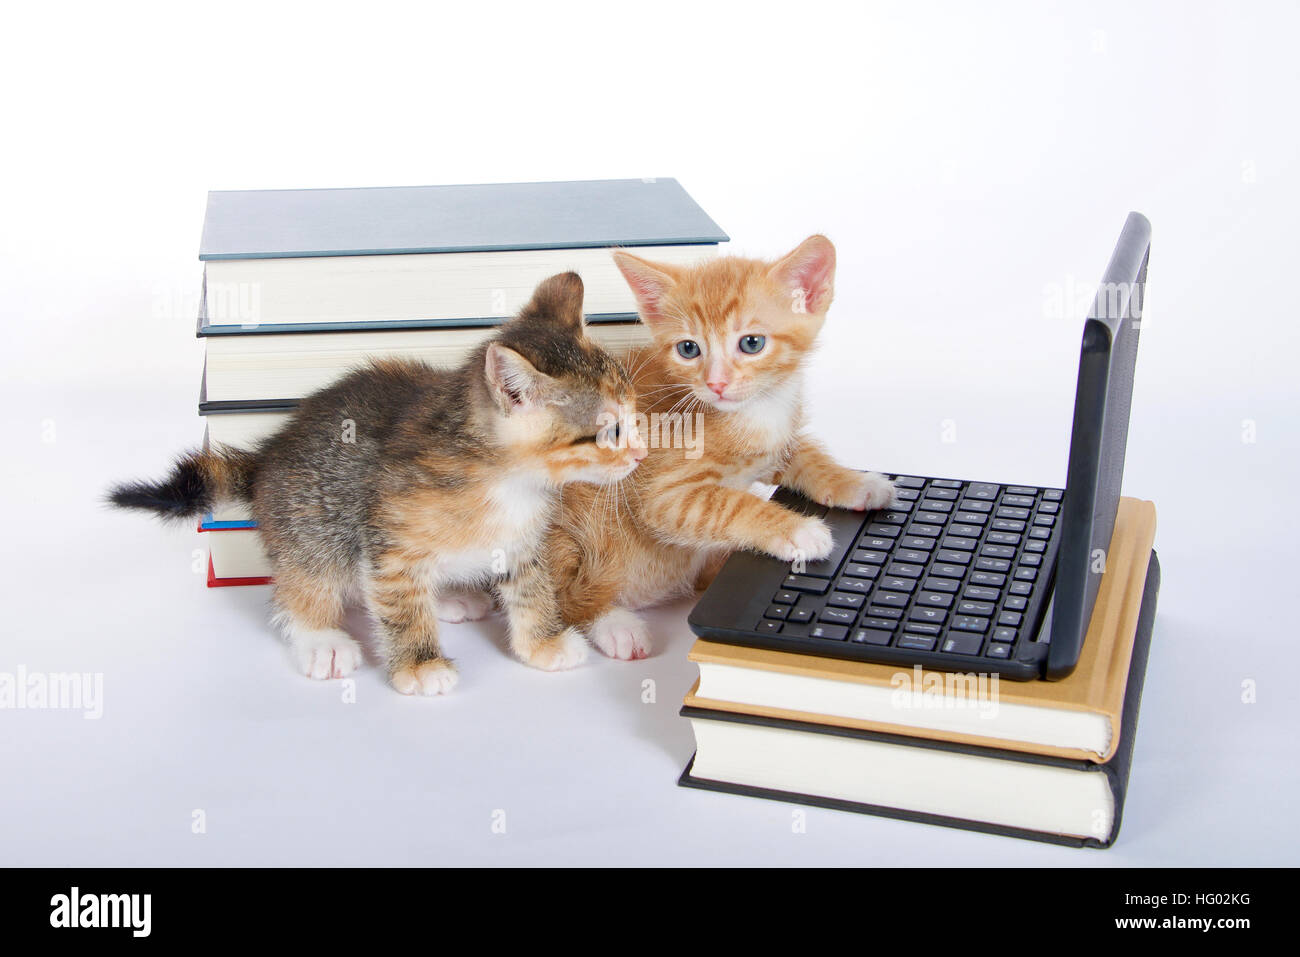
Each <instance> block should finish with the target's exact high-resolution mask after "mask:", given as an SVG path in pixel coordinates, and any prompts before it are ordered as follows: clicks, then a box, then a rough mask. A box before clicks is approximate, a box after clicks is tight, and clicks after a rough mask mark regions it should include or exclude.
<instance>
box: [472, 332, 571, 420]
mask: <svg viewBox="0 0 1300 957" xmlns="http://www.w3.org/2000/svg"><path fill="white" fill-rule="evenodd" d="M484 372H485V374H486V376H487V384H488V388H489V389H490V390H491V391H492V397H493V398H494V399H495V400H496V403H497V405H498V406H499V407H500V408H501V410H502V411H503V412H510V411H513V410H514V409H519V408H523V407H526V406H533V405H538V404H540V403H541V402H542V401H543V396H544V394H545V393H546V391H547V386H548V385H550V384H551V383H552V382H553V381H554V380H552V379H551V377H550V376H548V375H546V373H544V372H539V371H538V370H537V368H536V367H535V366H534V365H533V364H532V363H531V362H529V361H528V360H527V359H525V358H524V357H523V356H521V355H520V354H519V353H517V352H515V350H514V349H510V348H507V347H506V346H503V345H501V344H499V343H496V342H492V343H489V344H488V347H487V361H486V363H485V369H484Z"/></svg>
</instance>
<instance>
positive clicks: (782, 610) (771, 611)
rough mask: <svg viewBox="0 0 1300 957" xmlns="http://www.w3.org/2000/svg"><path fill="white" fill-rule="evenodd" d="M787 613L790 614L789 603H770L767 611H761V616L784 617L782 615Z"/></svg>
mask: <svg viewBox="0 0 1300 957" xmlns="http://www.w3.org/2000/svg"><path fill="white" fill-rule="evenodd" d="M788 614H790V606H789V605H772V606H771V607H769V608H768V609H767V611H765V612H763V617H764V618H784V617H785V616H786V615H788Z"/></svg>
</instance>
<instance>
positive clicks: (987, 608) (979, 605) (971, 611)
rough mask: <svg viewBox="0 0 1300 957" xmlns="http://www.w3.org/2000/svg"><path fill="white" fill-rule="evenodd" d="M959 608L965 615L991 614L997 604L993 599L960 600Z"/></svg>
mask: <svg viewBox="0 0 1300 957" xmlns="http://www.w3.org/2000/svg"><path fill="white" fill-rule="evenodd" d="M957 610H958V611H959V612H961V613H962V614H963V615H991V614H993V612H994V610H995V606H994V604H993V603H992V602H991V601H959V602H958V603H957Z"/></svg>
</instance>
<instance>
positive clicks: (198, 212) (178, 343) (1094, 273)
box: [0, 0, 1300, 865]
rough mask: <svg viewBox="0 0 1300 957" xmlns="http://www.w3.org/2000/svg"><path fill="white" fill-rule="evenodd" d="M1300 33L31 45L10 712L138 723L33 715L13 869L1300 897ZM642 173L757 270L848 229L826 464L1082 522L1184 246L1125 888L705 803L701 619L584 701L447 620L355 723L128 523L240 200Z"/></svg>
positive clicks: (19, 156) (854, 26)
mask: <svg viewBox="0 0 1300 957" xmlns="http://www.w3.org/2000/svg"><path fill="white" fill-rule="evenodd" d="M1297 28H1300V17H1298V16H1297V13H1296V8H1295V6H1294V5H1292V4H1267V3H1255V4H1249V5H1244V4H1228V3H1223V4H1193V3H1177V4H1174V3H1169V4H1155V3H1105V4H1044V3H1016V4H1011V3H1001V4H952V5H940V4H933V3H925V4H904V3H893V4H862V3H844V4H824V3H816V2H808V0H804V2H800V3H796V4H789V3H783V4H763V3H753V2H750V3H738V4H716V3H704V2H693V3H686V4H677V3H666V2H664V3H653V4H607V3H600V4H591V5H577V4H565V3H547V4H531V5H527V6H520V7H505V6H493V5H486V4H470V3H466V4H456V5H442V4H432V3H421V4H412V5H410V6H404V5H390V4H385V3H380V2H369V3H366V4H363V5H360V6H358V5H353V4H346V5H345V4H337V5H336V4H328V3H320V4H294V5H287V4H286V5H277V4H268V3H264V2H262V3H237V2H226V3H221V4H215V5H214V4H203V5H198V4H193V5H190V4H170V3H169V4H159V5H156V6H143V5H133V4H112V5H102V4H101V5H93V6H92V5H87V6H85V7H84V8H76V7H59V8H57V9H55V8H52V7H50V6H49V5H40V4H24V5H22V6H20V7H17V8H15V9H12V10H10V11H8V12H7V13H6V27H5V30H4V35H3V37H2V38H0V81H2V83H3V88H4V89H5V91H6V93H5V96H4V102H3V104H2V105H0V114H2V115H3V126H2V128H3V131H4V133H3V137H4V140H3V148H2V149H0V171H2V173H3V175H2V176H0V243H2V246H0V296H2V300H0V308H2V309H3V326H0V337H2V340H0V372H2V374H3V381H2V383H0V421H2V425H3V433H0V434H3V436H4V443H3V450H4V451H3V454H4V469H3V475H2V476H0V483H3V484H2V485H0V492H2V493H3V498H4V502H5V507H6V510H7V516H8V521H7V522H6V528H5V531H6V537H7V540H8V543H7V544H6V546H5V548H4V552H3V557H2V558H0V582H2V583H3V584H2V585H0V588H3V599H4V601H3V616H2V617H0V671H10V672H12V671H13V670H14V669H16V667H17V666H18V665H20V664H21V665H25V666H26V667H27V668H29V669H32V670H44V671H77V672H102V673H103V675H104V682H105V691H104V694H105V702H104V709H105V710H104V716H103V718H102V719H101V720H99V721H88V720H84V719H83V718H82V717H81V716H80V715H79V714H77V713H69V712H60V711H43V712H38V711H0V776H2V780H3V787H0V860H3V861H5V862H6V863H14V864H47V865H54V864H344V863H373V864H447V863H454V862H472V863H527V864H542V863H560V864H569V863H580V862H600V863H615V864H706V863H756V864H785V863H801V864H812V863H827V864H849V863H852V864H877V863H892V864H918V863H964V864H974V863H1036V864H1049V865H1051V864H1087V865H1128V864H1137V863H1142V864H1189V863H1264V862H1268V863H1289V864H1294V863H1297V845H1298V843H1300V830H1298V828H1297V824H1296V817H1295V815H1294V813H1293V807H1294V804H1295V801H1296V790H1297V777H1296V775H1297V772H1296V762H1295V757H1296V751H1295V733H1296V730H1297V729H1296V720H1295V709H1294V703H1295V684H1296V683H1295V679H1294V676H1293V675H1291V674H1290V672H1291V670H1292V669H1293V668H1294V661H1295V653H1294V641H1295V638H1296V631H1297V629H1296V619H1295V614H1296V613H1295V602H1294V594H1295V581H1296V574H1297V562H1296V555H1297V551H1296V549H1297V542H1298V541H1300V537H1298V536H1297V531H1298V530H1297V523H1296V519H1295V508H1296V503H1295V485H1294V480H1293V474H1294V472H1295V468H1296V465H1297V451H1296V441H1295V440H1296V426H1295V424H1294V416H1295V414H1296V405H1297V404H1296V392H1297V388H1296V384H1295V375H1294V368H1293V366H1294V362H1295V358H1296V352H1297V331H1296V328H1297V327H1296V322H1297V315H1296V307H1295V298H1294V294H1293V276H1294V275H1295V264H1296V253H1297V248H1296V247H1297V243H1296V240H1295V217H1296V211H1297V208H1298V205H1297V199H1298V198H1300V197H1298V196H1297V140H1298V134H1297V125H1296V123H1295V103H1296V98H1297V93H1298V92H1300V90H1298V89H1297V86H1298V84H1297V67H1296V62H1297V61H1296V58H1295V51H1294V49H1293V44H1294V39H1295V37H1296V35H1297ZM639 176H674V177H676V178H678V179H679V180H680V181H681V182H682V183H683V184H684V185H685V187H686V188H687V190H688V191H689V192H690V193H691V194H692V195H693V196H694V197H695V199H696V200H697V201H698V202H699V203H700V204H701V205H702V206H703V207H704V208H705V209H706V210H707V211H708V212H709V213H710V214H711V215H712V216H713V217H714V218H715V219H716V220H717V222H718V223H719V224H721V225H722V227H723V228H724V229H725V230H726V231H727V232H729V233H730V235H731V236H732V237H733V240H734V243H733V246H734V247H735V249H736V250H737V251H743V252H747V253H751V254H756V255H764V256H769V255H775V254H778V253H781V252H783V251H785V250H786V249H787V248H789V247H792V246H793V245H794V244H795V243H796V242H798V241H799V240H800V239H802V238H803V237H804V236H805V235H807V234H808V233H810V232H813V231H824V232H825V233H827V234H828V235H830V236H831V237H832V239H833V240H834V241H835V242H836V243H837V246H838V249H839V262H840V269H839V276H838V299H837V302H836V304H835V306H834V308H833V310H832V312H831V318H830V321H829V323H828V325H827V327H826V329H825V332H824V339H823V348H822V350H821V351H820V353H819V354H818V356H817V357H816V359H815V360H814V361H813V363H812V365H811V370H810V375H809V397H810V402H811V407H812V410H813V415H812V419H813V423H814V425H815V428H816V430H817V431H818V432H819V433H820V434H821V435H822V436H823V437H824V438H825V439H827V440H828V441H829V442H830V443H831V445H832V446H833V447H834V449H835V450H836V451H837V452H838V454H839V455H840V456H841V457H842V458H843V460H844V461H845V462H846V463H849V464H852V465H856V466H861V467H876V468H883V469H888V470H895V471H916V472H920V473H923V474H933V475H953V476H957V477H965V478H987V479H1002V480H1009V481H1017V482H1027V483H1035V482H1038V483H1060V482H1062V481H1063V479H1064V472H1065V460H1066V450H1067V442H1068V431H1069V417H1070V408H1071V402H1072V399H1073V380H1074V373H1075V365H1076V362H1077V355H1078V341H1079V331H1080V320H1081V318H1082V316H1083V315H1084V313H1085V311H1086V305H1087V299H1088V295H1087V292H1088V286H1089V285H1090V284H1092V283H1095V282H1096V280H1097V279H1098V278H1099V277H1100V273H1101V270H1102V268H1103V267H1104V265H1105V263H1106V260H1107V258H1108V257H1109V254H1110V250H1111V247H1112V245H1113V243H1114V240H1115V238H1116V236H1117V234H1118V232H1119V229H1120V226H1121V224H1122V223H1123V221H1124V217H1125V215H1126V214H1127V212H1128V211H1129V210H1130V209H1137V210H1140V211H1142V212H1144V213H1145V214H1146V215H1147V216H1148V217H1149V218H1150V219H1151V222H1152V224H1153V251H1152V255H1151V267H1150V277H1149V279H1150V287H1149V295H1148V302H1147V313H1146V317H1145V321H1144V323H1143V329H1142V346H1141V355H1140V359H1139V365H1138V374H1137V386H1136V394H1135V396H1134V404H1133V421H1132V430H1131V434H1130V439H1129V454H1128V468H1127V473H1126V477H1125V490H1126V493H1127V494H1130V495H1136V496H1139V497H1143V498H1149V499H1151V500H1153V501H1154V502H1155V503H1156V506H1157V509H1158V512H1159V520H1160V527H1159V531H1158V534H1157V548H1158V550H1159V553H1160V556H1161V559H1162V562H1163V564H1164V575H1165V580H1164V587H1163V589H1162V593H1161V596H1160V606H1159V615H1158V619H1157V625H1156V634H1155V643H1154V646H1153V650H1152V653H1151V662H1150V669H1149V673H1148V678H1147V683H1146V695H1145V700H1144V705H1143V709H1142V720H1141V729H1140V733H1139V737H1138V742H1137V751H1136V757H1135V764H1134V768H1133V775H1132V782H1131V793H1130V797H1129V801H1128V805H1127V808H1126V812H1125V817H1124V829H1123V832H1122V834H1121V837H1120V841H1119V844H1118V845H1117V846H1116V847H1115V848H1113V849H1112V850H1110V851H1107V852H1104V853H1100V852H1080V851H1069V850H1063V849H1058V848H1053V847H1049V846H1045V845H1044V846H1040V845H1037V844H1032V843H1028V842H1022V841H1015V840H1010V839H1002V838H996V837H990V836H984V835H978V834H967V833H963V832H958V831H951V830H946V829H940V828H932V827H926V826H923V825H917V824H906V823H900V822H892V821H885V820H880V819H875V818H870V817H863V816H858V815H852V814H841V813H835V812H830V811H820V810H809V811H808V812H807V813H808V819H807V833H803V834H798V833H792V827H791V822H792V819H791V808H790V807H789V806H786V805H782V804H777V803H768V802H763V801H755V800H749V799H744V798H738V797H731V796H726V795H715V794H708V793H702V792H696V791H688V790H685V789H680V788H677V787H676V786H675V784H674V782H675V779H676V776H677V774H678V773H679V771H680V770H681V768H682V766H683V765H684V764H685V763H686V761H687V759H688V758H689V757H690V754H691V751H692V738H691V732H690V729H689V727H688V725H687V723H686V722H685V721H684V720H683V719H680V718H678V717H677V716H676V709H677V707H678V704H679V702H680V699H681V696H682V694H683V693H684V692H685V691H686V689H687V688H688V687H689V685H690V684H691V682H692V680H693V678H694V671H695V669H694V667H693V666H692V665H690V664H689V663H688V662H687V661H686V658H685V656H686V652H687V650H688V648H689V646H690V644H691V638H690V636H689V633H688V632H687V630H686V628H685V614H686V611H687V607H686V606H685V605H679V606H675V607H672V608H668V609H664V610H663V611H661V612H658V613H656V616H655V624H656V628H657V636H658V648H657V653H656V654H655V656H654V657H652V658H650V659H649V660H647V661H643V662H637V663H618V662H611V661H607V660H601V659H593V661H592V662H591V663H590V664H588V665H587V666H585V667H584V668H582V669H580V670H578V671H576V672H573V673H568V674H562V675H550V674H541V673H537V672H534V671H531V670H530V669H527V668H525V667H524V666H522V665H520V664H517V663H516V662H514V661H512V660H511V659H509V658H508V657H507V655H506V653H505V651H504V646H503V641H502V636H501V624H500V623H499V622H492V621H489V622H485V623H482V624H478V625H467V626H457V627H448V628H447V630H446V636H445V644H446V646H447V647H448V648H449V650H450V652H451V653H452V654H453V655H455V656H456V657H457V659H458V661H459V663H460V666H461V673H462V681H461V685H460V687H459V688H458V689H457V690H456V692H455V693H454V694H453V695H452V696H451V697H450V698H448V699H445V700H409V699H405V698H402V697H401V696H399V695H397V694H395V693H393V692H391V691H390V690H388V688H387V687H386V685H385V683H384V681H383V680H382V675H381V673H380V671H379V669H378V668H376V667H375V666H374V662H373V661H372V662H371V665H370V667H368V668H367V669H366V670H364V671H363V672H361V673H360V674H359V675H358V681H357V695H358V701H357V703H355V704H343V703H341V700H340V689H339V687H338V685H337V684H331V683H313V682H310V681H308V680H307V679H305V678H302V677H299V676H297V675H295V674H294V673H293V672H292V671H291V670H290V668H289V665H288V661H287V657H286V656H285V654H284V651H283V649H282V647H281V645H280V644H279V643H278V641H277V639H276V638H275V637H274V635H273V633H272V631H271V629H270V626H269V624H268V623H267V621H266V591H267V590H266V589H264V588H259V589H222V590H209V589H207V588H205V587H204V583H203V576H202V575H200V574H196V573H194V572H193V571H192V570H191V562H192V551H193V550H194V549H195V548H197V547H200V546H201V544H202V542H201V540H200V539H199V538H198V536H196V535H195V534H193V533H190V532H188V531H186V530H176V529H166V528H162V527H160V526H158V525H156V524H153V523H151V522H149V521H147V520H142V519H141V518H139V517H136V516H132V515H125V514H114V513H110V512H108V511H106V510H104V509H103V508H102V507H101V506H100V505H99V503H98V499H99V496H100V495H101V493H102V490H103V489H104V487H105V486H106V485H107V484H109V482H110V481H112V480H116V479H121V478H125V477H132V476H137V475H149V474H152V473H156V472H159V471H160V470H162V469H163V468H164V467H165V466H166V464H167V463H168V461H169V459H170V457H171V456H172V454H173V453H174V452H176V451H178V450H179V449H181V448H183V447H185V446H190V445H193V444H195V443H196V442H197V441H198V439H199V437H200V435H201V426H200V421H199V419H198V417H197V416H196V415H195V402H196V392H197V388H198V378H199V371H200V365H201V359H202V349H201V345H200V344H199V343H198V342H196V340H195V339H194V336H193V313H194V307H195V300H196V296H197V290H198V283H199V279H200V268H199V264H198V262H197V260H196V254H197V248H198V240H199V230H200V226H201V221H202V215H203V207H204V199H205V192H206V191H207V190H208V189H232V188H233V189H240V188H271V187H313V186H375V185H411V184H422V183H461V182H498V181H519V180H548V179H584V178H605V177H611V178H613V177H639ZM1062 298H1065V299H1066V300H1068V301H1067V302H1066V303H1065V307H1064V308H1060V307H1059V303H1060V300H1061V299H1062ZM945 420H950V421H949V422H948V425H950V426H951V427H953V428H955V433H956V441H955V442H948V443H945V442H944V441H942V436H943V428H944V423H945ZM1252 432H1253V437H1254V441H1247V439H1250V438H1251V437H1252ZM646 679H653V680H654V682H655V683H656V688H657V700H656V701H655V702H654V703H650V704H647V703H643V701H642V694H641V691H642V684H643V681H645V680H646ZM1247 680H1249V681H1253V682H1255V683H1256V687H1257V702H1256V703H1253V704H1247V703H1243V701H1242V695H1243V691H1242V689H1243V682H1244V681H1247ZM196 809H201V810H203V811H204V812H206V821H207V832H206V834H202V835H196V834H193V833H191V820H192V813H193V812H194V811H195V810H196ZM498 809H500V810H504V811H505V812H506V821H507V832H506V833H505V834H504V835H500V834H493V833H492V831H491V827H490V825H491V821H492V815H493V813H494V811H496V810H498Z"/></svg>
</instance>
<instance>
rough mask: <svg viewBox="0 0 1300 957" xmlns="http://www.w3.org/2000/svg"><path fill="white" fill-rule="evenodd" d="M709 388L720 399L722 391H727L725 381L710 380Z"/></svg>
mask: <svg viewBox="0 0 1300 957" xmlns="http://www.w3.org/2000/svg"><path fill="white" fill-rule="evenodd" d="M709 388H710V389H712V390H713V391H714V392H715V393H716V394H717V396H718V398H719V399H721V398H722V393H724V392H726V391H727V383H726V382H710V383H709Z"/></svg>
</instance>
